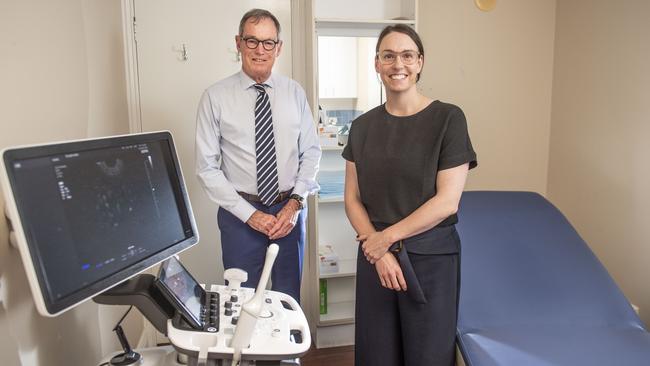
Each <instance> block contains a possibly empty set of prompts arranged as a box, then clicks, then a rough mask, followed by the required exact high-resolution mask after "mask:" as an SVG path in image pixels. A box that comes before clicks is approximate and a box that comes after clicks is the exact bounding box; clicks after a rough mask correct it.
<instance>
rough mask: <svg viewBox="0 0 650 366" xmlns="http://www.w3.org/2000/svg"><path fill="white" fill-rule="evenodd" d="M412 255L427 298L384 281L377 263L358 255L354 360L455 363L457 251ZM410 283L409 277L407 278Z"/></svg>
mask: <svg viewBox="0 0 650 366" xmlns="http://www.w3.org/2000/svg"><path fill="white" fill-rule="evenodd" d="M409 258H410V260H411V263H412V265H413V268H414V270H415V273H416V275H417V277H418V280H419V282H420V286H421V287H422V290H423V292H424V295H425V297H426V299H427V303H426V304H418V303H416V302H414V301H413V300H412V299H411V298H410V297H409V296H408V295H407V294H406V293H405V292H403V291H400V292H397V291H394V290H389V289H386V288H384V287H382V286H381V282H380V281H379V276H378V275H377V271H376V270H375V266H374V265H373V264H370V263H369V262H368V261H367V260H366V259H365V257H364V256H363V252H361V249H359V253H358V257H357V290H356V325H355V365H356V366H384V365H385V366H399V365H405V366H436V365H444V366H452V365H454V363H455V360H456V358H455V356H456V348H455V341H456V315H457V296H458V278H459V277H458V273H459V272H458V271H459V256H458V254H442V255H422V254H413V253H409ZM407 286H408V283H407Z"/></svg>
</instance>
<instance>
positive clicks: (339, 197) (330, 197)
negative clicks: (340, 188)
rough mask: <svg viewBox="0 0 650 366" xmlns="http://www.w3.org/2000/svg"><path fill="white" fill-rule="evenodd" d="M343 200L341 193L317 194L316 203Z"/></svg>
mask: <svg viewBox="0 0 650 366" xmlns="http://www.w3.org/2000/svg"><path fill="white" fill-rule="evenodd" d="M337 202H343V195H325V196H321V195H320V194H319V195H318V203H337Z"/></svg>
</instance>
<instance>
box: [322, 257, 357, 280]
mask: <svg viewBox="0 0 650 366" xmlns="http://www.w3.org/2000/svg"><path fill="white" fill-rule="evenodd" d="M356 275H357V260H356V259H339V271H338V272H334V273H321V274H320V276H319V278H338V277H354V276H356Z"/></svg>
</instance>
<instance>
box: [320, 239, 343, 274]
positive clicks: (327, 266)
mask: <svg viewBox="0 0 650 366" xmlns="http://www.w3.org/2000/svg"><path fill="white" fill-rule="evenodd" d="M318 258H319V263H320V273H322V274H325V273H336V272H338V271H339V256H338V254H336V252H335V251H334V249H332V246H331V245H319V246H318Z"/></svg>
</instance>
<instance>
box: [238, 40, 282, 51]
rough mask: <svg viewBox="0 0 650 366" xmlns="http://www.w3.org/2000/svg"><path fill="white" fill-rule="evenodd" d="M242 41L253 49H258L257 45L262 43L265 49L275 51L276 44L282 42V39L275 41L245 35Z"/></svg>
mask: <svg viewBox="0 0 650 366" xmlns="http://www.w3.org/2000/svg"><path fill="white" fill-rule="evenodd" d="M242 41H244V43H246V47H248V48H250V49H251V50H254V49H256V48H257V46H258V45H259V44H260V43H261V44H262V47H264V49H265V50H267V51H273V49H274V48H275V45H277V44H278V43H280V41H274V40H272V39H265V40H263V41H260V40H259V39H257V38H255V37H244V38H242Z"/></svg>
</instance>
